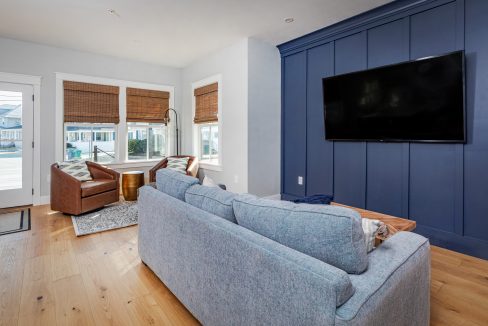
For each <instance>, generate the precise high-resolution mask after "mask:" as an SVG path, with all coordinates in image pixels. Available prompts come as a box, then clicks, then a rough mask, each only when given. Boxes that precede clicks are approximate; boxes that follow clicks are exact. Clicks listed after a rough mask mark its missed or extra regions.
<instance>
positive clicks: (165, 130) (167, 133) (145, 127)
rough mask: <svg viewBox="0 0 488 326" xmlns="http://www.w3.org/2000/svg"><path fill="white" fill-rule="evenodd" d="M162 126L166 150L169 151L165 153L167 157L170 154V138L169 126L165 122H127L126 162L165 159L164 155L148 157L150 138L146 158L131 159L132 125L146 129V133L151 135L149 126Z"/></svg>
mask: <svg viewBox="0 0 488 326" xmlns="http://www.w3.org/2000/svg"><path fill="white" fill-rule="evenodd" d="M158 126H159V127H160V128H163V129H164V135H165V137H166V146H165V148H164V151H165V153H167V155H164V156H163V157H167V156H169V155H170V154H169V153H170V147H171V146H170V140H169V132H168V129H169V128H168V126H169V124H168V126H165V125H164V123H161V125H159V124H155V123H147V124H144V122H128V123H127V132H126V134H125V136H126V137H125V147H126V150H125V154H126V157H125V160H124V161H125V162H127V163H135V162H158V161H161V160H162V159H163V157H161V158H153V159H150V158H148V156H149V138H147V139H148V141H147V144H146V159H142V160H133V159H132V160H130V159H129V129H130V128H131V127H132V128H134V127H135V128H141V129H146V135H149V128H154V127H158Z"/></svg>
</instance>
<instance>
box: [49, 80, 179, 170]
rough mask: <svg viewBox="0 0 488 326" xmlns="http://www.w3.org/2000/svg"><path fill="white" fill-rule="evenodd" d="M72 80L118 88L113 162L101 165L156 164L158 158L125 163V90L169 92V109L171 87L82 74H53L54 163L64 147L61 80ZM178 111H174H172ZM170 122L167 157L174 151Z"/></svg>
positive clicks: (62, 152) (171, 124)
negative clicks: (54, 98) (114, 156)
mask: <svg viewBox="0 0 488 326" xmlns="http://www.w3.org/2000/svg"><path fill="white" fill-rule="evenodd" d="M65 80H69V81H75V82H82V83H92V84H102V85H110V86H118V87H119V89H120V92H119V117H120V122H119V124H118V125H116V129H117V131H116V138H117V139H116V141H115V146H116V149H117V150H116V159H115V160H114V161H113V162H111V163H104V165H109V166H111V167H113V168H126V167H144V166H152V165H154V162H158V161H160V159H155V160H140V161H129V160H128V159H127V156H128V153H127V144H126V142H127V121H126V117H127V115H126V105H127V103H126V88H127V87H133V88H143V89H150V90H155V91H165V92H169V93H170V95H169V107H170V108H172V109H175V110H176V108H175V105H174V104H175V103H174V100H175V96H174V93H175V87H174V86H168V85H159V84H152V83H144V82H135V81H127V80H120V79H111V78H104V77H93V76H85V75H76V74H67V73H61V72H57V73H56V118H55V121H56V130H55V137H56V138H55V158H56V161H63V159H64V157H65V156H64V155H65V146H64V88H63V81H65ZM176 111H178V110H176ZM173 123H174V122H173V119H171V120H170V122H169V123H168V127H167V141H166V145H167V146H168V148H167V149H166V150H167V153H168V155H171V154H172V153H174V152H176V148H174V145H173V141H172V140H173V134H172V132H171V130H173V129H174V125H173Z"/></svg>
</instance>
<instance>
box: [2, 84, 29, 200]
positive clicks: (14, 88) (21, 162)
mask: <svg viewBox="0 0 488 326" xmlns="http://www.w3.org/2000/svg"><path fill="white" fill-rule="evenodd" d="M32 96H33V89H32V86H29V85H21V84H10V83H0V208H4V207H14V206H21V205H29V204H32V152H33V149H32V141H33V98H32Z"/></svg>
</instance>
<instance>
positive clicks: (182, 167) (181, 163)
mask: <svg viewBox="0 0 488 326" xmlns="http://www.w3.org/2000/svg"><path fill="white" fill-rule="evenodd" d="M189 159H190V158H189V157H181V158H177V157H168V164H167V165H166V168H167V169H171V170H175V171H178V172H181V173H183V174H186V167H187V166H188V160H189Z"/></svg>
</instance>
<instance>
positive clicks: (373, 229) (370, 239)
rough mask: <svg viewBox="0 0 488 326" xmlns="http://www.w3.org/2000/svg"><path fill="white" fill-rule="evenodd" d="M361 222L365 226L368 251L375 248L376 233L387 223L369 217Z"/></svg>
mask: <svg viewBox="0 0 488 326" xmlns="http://www.w3.org/2000/svg"><path fill="white" fill-rule="evenodd" d="M361 223H362V226H363V231H364V241H365V242H366V248H367V249H368V252H370V251H372V250H373V249H374V243H375V240H376V235H377V234H378V231H379V229H380V227H382V226H384V225H385V224H384V223H383V222H381V221H378V220H372V219H369V218H362V219H361Z"/></svg>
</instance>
